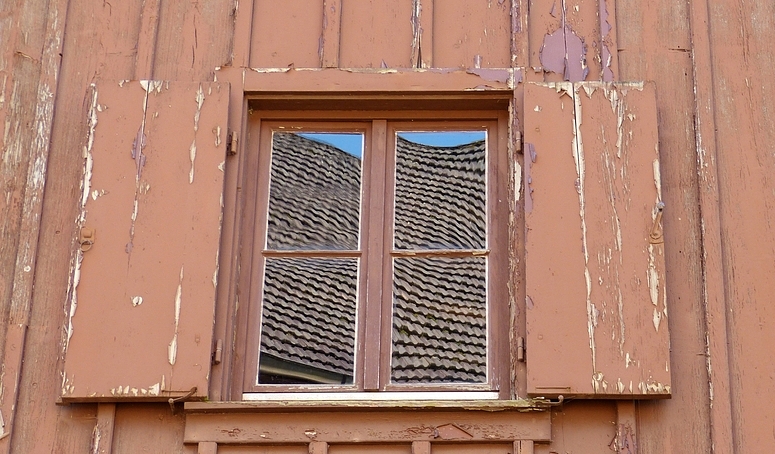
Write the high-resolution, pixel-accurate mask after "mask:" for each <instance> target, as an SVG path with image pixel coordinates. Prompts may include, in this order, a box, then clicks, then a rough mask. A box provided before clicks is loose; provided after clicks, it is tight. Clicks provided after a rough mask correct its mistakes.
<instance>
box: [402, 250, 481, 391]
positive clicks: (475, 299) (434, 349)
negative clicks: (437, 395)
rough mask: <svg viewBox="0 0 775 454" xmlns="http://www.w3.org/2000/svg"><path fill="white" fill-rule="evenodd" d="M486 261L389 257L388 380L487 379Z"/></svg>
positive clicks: (457, 381) (456, 380)
mask: <svg viewBox="0 0 775 454" xmlns="http://www.w3.org/2000/svg"><path fill="white" fill-rule="evenodd" d="M486 260H487V259H486V258H485V257H456V258H441V257H436V258H395V259H394V260H393V273H394V274H393V276H394V278H393V333H392V337H393V346H392V347H393V350H392V360H391V381H392V382H393V383H485V382H486V381H487V284H486V277H485V273H486V268H487V262H486Z"/></svg>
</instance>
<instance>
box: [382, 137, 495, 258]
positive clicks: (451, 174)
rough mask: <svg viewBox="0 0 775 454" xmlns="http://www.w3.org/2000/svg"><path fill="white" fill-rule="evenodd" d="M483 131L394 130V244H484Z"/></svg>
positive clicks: (450, 246)
mask: <svg viewBox="0 0 775 454" xmlns="http://www.w3.org/2000/svg"><path fill="white" fill-rule="evenodd" d="M485 138H486V133H485V132H484V131H442V132H399V133H397V137H396V188H395V220H394V245H395V248H396V249H484V248H485V247H486V239H485V237H486V232H487V222H486V202H487V197H486V194H487V192H486V178H485V175H486V162H485V154H486V141H485Z"/></svg>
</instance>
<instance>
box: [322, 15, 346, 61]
mask: <svg viewBox="0 0 775 454" xmlns="http://www.w3.org/2000/svg"><path fill="white" fill-rule="evenodd" d="M341 30H342V0H325V1H324V2H323V33H321V35H320V40H321V46H320V67H321V68H337V67H339V46H340V35H341Z"/></svg>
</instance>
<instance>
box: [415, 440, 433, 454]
mask: <svg viewBox="0 0 775 454" xmlns="http://www.w3.org/2000/svg"><path fill="white" fill-rule="evenodd" d="M412 454H431V442H430V441H413V442H412Z"/></svg>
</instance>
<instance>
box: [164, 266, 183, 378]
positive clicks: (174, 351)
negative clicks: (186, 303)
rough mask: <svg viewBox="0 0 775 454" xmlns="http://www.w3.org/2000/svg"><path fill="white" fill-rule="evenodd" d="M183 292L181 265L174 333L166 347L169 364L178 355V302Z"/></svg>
mask: <svg viewBox="0 0 775 454" xmlns="http://www.w3.org/2000/svg"><path fill="white" fill-rule="evenodd" d="M182 293H183V267H182V266H181V267H180V281H179V282H178V290H177V292H176V293H175V334H174V335H173V336H172V340H171V341H170V344H169V346H168V347H167V355H168V356H167V359H168V360H169V363H170V366H174V365H175V361H176V358H177V356H178V328H179V326H180V304H181V297H182Z"/></svg>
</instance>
